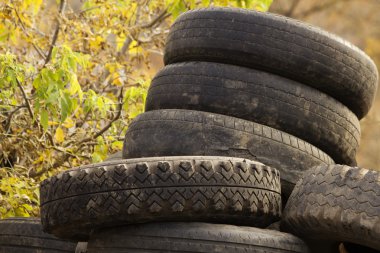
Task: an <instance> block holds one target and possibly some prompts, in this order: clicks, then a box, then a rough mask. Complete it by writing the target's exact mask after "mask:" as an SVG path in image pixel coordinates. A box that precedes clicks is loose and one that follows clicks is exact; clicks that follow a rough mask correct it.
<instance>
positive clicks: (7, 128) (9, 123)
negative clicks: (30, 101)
mask: <svg viewBox="0 0 380 253" xmlns="http://www.w3.org/2000/svg"><path fill="white" fill-rule="evenodd" d="M22 108H26V105H20V106H18V107H16V109H14V110H12V111H11V112H10V113H9V115H8V118H7V120H6V124H5V133H9V130H10V129H11V122H12V118H13V115H14V114H15V113H16V112H18V111H19V110H20V109H22Z"/></svg>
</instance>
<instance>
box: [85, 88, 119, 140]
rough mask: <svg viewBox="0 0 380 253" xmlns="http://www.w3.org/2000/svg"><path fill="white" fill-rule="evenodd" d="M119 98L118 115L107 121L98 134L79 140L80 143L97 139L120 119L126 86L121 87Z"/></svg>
mask: <svg viewBox="0 0 380 253" xmlns="http://www.w3.org/2000/svg"><path fill="white" fill-rule="evenodd" d="M118 100H119V104H118V108H117V112H116V115H115V116H114V117H113V119H112V120H111V121H109V122H108V123H107V125H105V126H104V127H103V128H102V129H100V130H99V131H98V132H97V133H96V134H94V135H93V136H91V137H88V138H85V139H83V140H81V141H79V144H83V143H85V142H88V141H91V140H95V139H96V138H98V137H99V136H100V135H102V134H103V133H104V132H106V131H107V130H108V129H109V128H110V127H111V126H112V124H113V123H114V122H115V121H116V120H118V119H119V118H120V116H121V112H122V110H123V104H124V88H123V87H122V88H121V89H120V94H119V97H118Z"/></svg>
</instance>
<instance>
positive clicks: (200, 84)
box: [41, 8, 380, 253]
mask: <svg viewBox="0 0 380 253" xmlns="http://www.w3.org/2000/svg"><path fill="white" fill-rule="evenodd" d="M164 61H165V64H166V66H165V67H164V68H163V69H162V70H161V71H160V72H159V73H158V74H157V75H156V77H155V78H154V79H153V80H152V84H151V87H150V89H149V92H148V97H147V102H146V108H145V109H146V112H145V113H143V114H141V115H139V116H138V117H136V118H135V119H134V121H133V122H132V123H131V124H130V126H129V128H128V130H127V133H126V136H125V142H124V147H123V152H122V155H121V157H122V158H123V159H124V160H123V159H119V158H120V155H118V156H116V157H114V158H110V159H109V160H107V161H105V162H103V163H100V164H92V165H86V166H81V167H78V168H75V169H72V170H69V171H65V172H63V173H61V174H58V175H56V176H54V177H52V178H49V179H47V180H45V181H44V182H43V183H42V184H41V219H42V223H43V225H44V229H45V231H46V232H48V233H52V234H54V235H55V236H58V237H60V238H66V239H72V240H88V241H89V243H88V252H89V253H94V252H111V253H112V252H232V251H236V252H300V253H301V252H309V250H312V251H313V250H314V251H316V249H315V248H312V249H309V247H308V246H307V245H311V244H310V242H311V241H313V242H314V243H315V240H316V239H317V241H316V242H317V243H316V244H319V246H320V244H321V243H320V242H321V241H324V242H327V241H328V240H330V241H333V243H337V242H352V243H358V244H364V245H365V246H368V247H372V248H376V249H380V247H379V245H378V241H380V240H378V239H379V234H380V232H379V229H380V223H379V222H378V217H379V216H380V204H379V203H378V200H379V198H376V197H378V196H379V194H380V189H378V188H379V182H380V181H379V180H380V176H379V175H378V174H377V173H375V172H369V171H365V172H363V171H364V170H362V169H359V168H353V167H349V166H354V165H356V160H355V153H356V150H357V148H358V145H359V139H360V125H359V119H361V118H362V117H364V116H365V114H366V113H367V112H368V110H369V109H370V106H371V104H372V101H373V99H374V95H375V91H376V88H377V79H378V74H377V69H376V66H375V65H374V63H373V62H372V61H371V60H370V58H368V56H366V55H365V54H364V53H363V52H362V51H360V50H359V49H357V48H356V47H354V46H352V45H351V44H349V43H348V42H345V41H343V40H341V39H340V38H337V37H335V36H333V35H331V34H328V33H326V32H324V31H321V30H319V29H318V28H315V27H311V26H308V25H306V24H304V23H301V22H298V21H295V20H292V19H288V18H285V17H282V16H277V15H273V14H266V13H259V12H254V11H247V10H240V9H230V8H208V9H200V10H194V11H189V12H187V13H185V14H182V15H181V16H180V17H179V18H178V19H177V20H176V21H175V23H174V24H173V26H172V28H171V30H170V33H169V36H168V39H167V44H166V48H165V56H164ZM335 163H339V164H345V165H335ZM305 171H307V172H306V174H304V172H305ZM343 171H345V172H347V171H355V172H350V173H346V174H344V173H343ZM351 176H352V177H354V178H355V179H358V178H359V179H360V180H363V178H366V180H367V181H365V183H363V187H361V186H360V187H359V186H357V185H356V186H355V183H352V184H349V186H347V185H348V183H347V182H348V181H347V180H346V179H345V178H351ZM297 181H298V183H297ZM360 182H364V181H360ZM296 183H297V185H296ZM359 184H361V183H359ZM295 185H296V187H295ZM345 185H346V186H345ZM294 187H295V189H294ZM339 187H343V188H339ZM347 187H348V188H347ZM293 189H294V191H293ZM344 190H350V191H346V192H343V191H344ZM334 191H337V192H339V193H340V194H339V193H337V195H334V193H333V192H334ZM345 194H346V195H345ZM358 195H360V196H358ZM289 196H290V198H289ZM353 196H358V197H357V198H356V199H355V201H356V202H355V201H354V202H355V203H360V205H361V206H360V207H358V208H357V209H349V204H350V203H351V202H350V203H345V204H343V205H340V204H339V201H340V200H342V201H343V202H344V201H346V200H347V201H351V199H352V198H353ZM323 197H325V199H323ZM288 198H289V200H288ZM287 200H288V203H287V205H286V208H285V210H284V213H285V217H284V219H282V221H281V228H282V229H283V230H284V231H288V232H290V233H293V234H296V235H298V236H299V237H300V238H305V239H306V241H307V243H305V242H304V241H302V240H301V239H299V238H298V237H296V236H294V235H291V234H288V233H284V232H280V231H274V229H273V228H275V227H276V226H275V225H273V223H275V222H277V221H280V220H281V214H282V202H284V203H285V202H286V201H287ZM326 203H327V204H326ZM315 206H318V207H321V209H318V210H317V211H316V210H315V209H313V207H315ZM325 207H326V208H325ZM330 207H333V209H334V211H331V209H329V208H330ZM366 207H371V208H370V209H368V208H367V209H366ZM323 208H325V209H323ZM339 208H340V209H339ZM348 209H349V214H347V216H344V217H345V220H344V221H345V223H342V221H343V220H342V219H343V218H342V217H343V216H339V215H340V214H342V213H345V212H344V210H348ZM342 210H343V211H342ZM358 210H359V211H360V212H361V216H360V217H361V218H362V220H360V222H359V223H355V224H356V225H357V229H356V228H355V229H353V230H350V231H349V233H350V232H352V233H356V232H358V231H365V232H366V234H370V235H371V236H369V237H368V240H366V241H364V240H354V239H352V238H353V237H352V236H351V237H350V236H349V235H348V234H346V235H347V236H340V235H342V234H345V233H346V232H347V231H348V230H347V227H350V226H351V224H353V223H351V222H353V221H355V222H356V221H357V220H358V218H357V217H354V216H355V215H354V214H355V212H356V211H358ZM303 211H305V212H303ZM326 212H327V213H328V214H331V217H330V216H327V215H325V214H326ZM330 212H331V213H330ZM338 216H339V217H340V218H339V219H338V218H337V217H338ZM321 217H330V218H331V219H328V220H327V222H326V224H324V222H325V220H323V219H320V218H321ZM376 217H377V218H376ZM332 220H334V222H337V223H331V222H330V221H332ZM370 221H374V222H375V223H374V224H372V225H371V224H370ZM318 222H320V223H323V224H320V226H316V225H315V224H318ZM339 222H340V223H339ZM271 224H272V225H271ZM356 225H355V226H356ZM364 225H365V226H364ZM268 226H269V227H268ZM364 227H365V228H366V230H363V228H364ZM332 228H335V230H334V229H332ZM350 228H351V227H350ZM313 229H314V230H313ZM360 229H361V230H360ZM277 230H279V229H277ZM318 233H322V234H321V235H320V236H315V234H318ZM330 233H335V235H334V236H330ZM322 244H323V243H322ZM322 251H323V252H327V251H326V250H322ZM322 251H320V252H322ZM316 252H317V251H316Z"/></svg>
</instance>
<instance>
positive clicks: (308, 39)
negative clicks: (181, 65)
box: [164, 8, 378, 119]
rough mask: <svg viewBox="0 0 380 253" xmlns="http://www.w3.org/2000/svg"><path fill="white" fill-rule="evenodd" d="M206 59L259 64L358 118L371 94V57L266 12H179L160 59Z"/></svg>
mask: <svg viewBox="0 0 380 253" xmlns="http://www.w3.org/2000/svg"><path fill="white" fill-rule="evenodd" d="M184 61H212V62H220V63H228V64H234V65H241V66H247V67H251V68H254V69H262V70H266V71H268V72H271V73H275V74H278V75H282V76H284V77H288V78H290V79H293V80H297V81H299V82H301V83H304V84H306V85H309V86H311V87H314V88H316V89H318V90H321V91H322V92H324V93H326V94H329V95H330V96H332V97H334V98H336V99H337V100H339V101H340V102H342V103H343V104H345V105H346V106H347V107H348V108H349V109H350V110H352V111H353V112H354V113H355V114H356V115H357V116H358V117H359V118H360V119H361V118H363V117H364V116H365V115H366V114H367V113H368V111H369V109H370V107H371V105H372V102H373V100H374V97H375V94H376V89H377V81H378V73H377V69H376V65H375V64H374V62H373V61H372V60H371V59H370V58H369V57H368V56H367V55H366V54H365V53H364V52H362V51H361V50H360V49H358V48H357V47H355V46H353V45H352V44H350V43H349V42H347V41H344V40H342V39H341V38H338V37H337V36H334V35H332V34H330V33H327V32H325V31H323V30H321V29H319V28H316V27H312V26H310V25H308V24H305V23H302V22H300V21H297V20H294V19H290V18H286V17H283V16H279V15H274V14H271V13H263V12H256V11H252V10H244V9H233V8H208V9H198V10H192V11H189V12H186V13H184V14H182V15H181V16H180V17H179V18H178V19H177V20H176V21H175V22H174V24H173V26H172V28H171V30H170V33H169V35H168V39H167V43H166V48H165V55H164V62H165V64H166V65H168V64H172V63H175V62H184Z"/></svg>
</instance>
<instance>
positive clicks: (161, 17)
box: [118, 9, 171, 56]
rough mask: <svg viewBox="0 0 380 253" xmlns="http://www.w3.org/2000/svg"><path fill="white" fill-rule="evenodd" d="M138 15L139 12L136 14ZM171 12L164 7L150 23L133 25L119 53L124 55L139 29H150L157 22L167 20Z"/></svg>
mask: <svg viewBox="0 0 380 253" xmlns="http://www.w3.org/2000/svg"><path fill="white" fill-rule="evenodd" d="M136 15H137V16H138V14H136ZM170 15H171V14H170V13H168V10H167V9H164V10H162V11H161V12H160V13H159V14H158V15H157V17H155V18H154V19H152V20H151V21H150V22H149V23H146V24H142V25H136V26H135V27H132V28H131V30H132V31H131V33H130V36H128V37H127V38H126V39H125V41H124V44H123V47H122V48H121V50H120V52H119V53H118V55H119V56H120V55H124V54H125V53H126V52H127V50H128V48H129V45H130V44H131V43H132V41H133V37H137V31H138V29H148V28H151V27H153V26H155V25H156V24H158V23H160V22H162V21H163V20H165V19H166V18H168V17H169V16H170ZM137 19H138V18H136V23H137Z"/></svg>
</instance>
